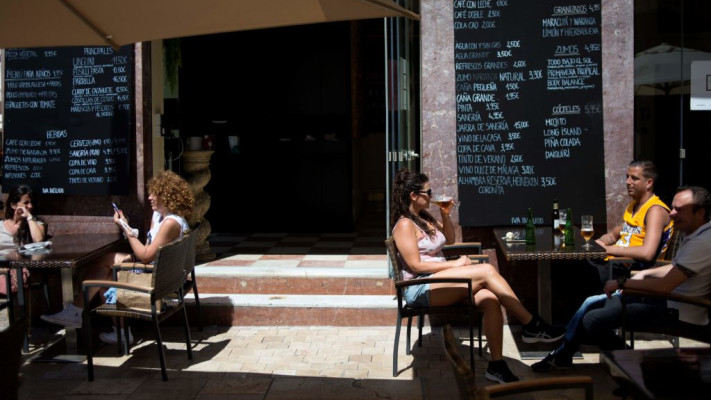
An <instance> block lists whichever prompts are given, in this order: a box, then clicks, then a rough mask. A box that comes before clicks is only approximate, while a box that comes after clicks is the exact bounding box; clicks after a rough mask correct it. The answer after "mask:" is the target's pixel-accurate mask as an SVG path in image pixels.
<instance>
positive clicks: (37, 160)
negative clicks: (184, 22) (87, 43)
mask: <svg viewBox="0 0 711 400" xmlns="http://www.w3.org/2000/svg"><path fill="white" fill-rule="evenodd" d="M133 70H134V68H133V46H125V47H122V48H120V49H119V50H118V51H116V50H114V49H113V48H111V47H58V48H32V49H7V50H6V51H5V102H4V120H5V129H4V143H3V181H2V184H3V188H4V189H5V188H7V189H6V190H8V189H9V188H11V187H14V186H16V185H19V184H27V185H30V186H31V187H32V188H33V189H34V190H35V191H37V192H38V193H42V194H65V195H102V194H127V193H128V180H129V165H130V164H129V161H130V154H131V152H130V147H131V141H130V140H129V138H130V137H132V135H131V132H132V130H133V125H134V123H133V121H134V117H133Z"/></svg>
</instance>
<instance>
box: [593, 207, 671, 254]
mask: <svg viewBox="0 0 711 400" xmlns="http://www.w3.org/2000/svg"><path fill="white" fill-rule="evenodd" d="M644 218H645V225H646V230H647V232H646V233H645V235H644V242H643V243H642V245H641V246H630V247H618V246H603V247H604V248H605V251H606V252H607V254H608V255H611V256H617V257H630V258H634V259H635V260H640V261H652V260H654V258H655V257H656V255H657V248H659V242H660V241H661V240H662V233H663V232H664V227H665V226H666V225H667V224H668V223H669V212H668V211H667V210H666V209H665V208H664V207H662V206H653V207H652V208H650V209H649V210H648V211H647V215H645V217H644Z"/></svg>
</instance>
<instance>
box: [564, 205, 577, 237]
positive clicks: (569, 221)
mask: <svg viewBox="0 0 711 400" xmlns="http://www.w3.org/2000/svg"><path fill="white" fill-rule="evenodd" d="M565 245H566V246H574V245H575V229H574V228H573V212H572V211H570V208H569V209H568V217H567V218H566V220H565Z"/></svg>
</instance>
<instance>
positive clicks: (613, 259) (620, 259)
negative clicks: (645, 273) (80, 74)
mask: <svg viewBox="0 0 711 400" xmlns="http://www.w3.org/2000/svg"><path fill="white" fill-rule="evenodd" d="M636 262H637V260H635V259H634V258H631V257H616V256H610V258H608V260H607V263H608V264H634V263H636ZM654 264H655V265H656V266H661V265H667V264H671V260H665V259H663V258H657V259H656V260H654Z"/></svg>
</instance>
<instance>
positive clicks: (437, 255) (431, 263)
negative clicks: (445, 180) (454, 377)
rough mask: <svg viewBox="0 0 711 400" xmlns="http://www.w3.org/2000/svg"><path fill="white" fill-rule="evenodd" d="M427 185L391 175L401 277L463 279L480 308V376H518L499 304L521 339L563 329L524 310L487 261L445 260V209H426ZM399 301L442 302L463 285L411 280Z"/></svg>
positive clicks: (448, 236)
mask: <svg viewBox="0 0 711 400" xmlns="http://www.w3.org/2000/svg"><path fill="white" fill-rule="evenodd" d="M431 197H432V189H431V187H430V182H429V179H428V178H427V175H425V174H422V173H417V172H411V171H408V170H400V171H398V173H397V175H396V176H395V182H394V185H393V195H392V204H391V213H390V214H391V218H392V221H391V222H392V226H393V232H392V235H393V239H395V244H396V245H397V249H398V253H399V255H398V256H399V257H400V260H401V261H402V262H403V265H404V268H403V271H402V275H403V276H402V277H401V279H403V280H411V279H418V278H424V277H430V276H431V277H433V278H468V279H471V281H472V288H473V289H474V296H473V297H474V299H473V301H474V304H475V305H476V306H477V307H478V308H479V309H480V310H481V311H482V312H483V313H484V320H483V325H484V332H485V333H486V340H487V341H488V343H489V350H490V352H491V361H489V366H488V368H487V370H486V375H485V376H486V379H489V380H491V381H495V382H499V383H503V382H514V381H518V378H517V377H516V376H515V375H514V374H513V373H512V372H511V370H510V369H509V368H508V366H507V365H506V362H505V361H504V359H503V344H504V342H503V326H504V318H503V314H502V312H501V307H502V306H503V307H504V308H506V310H507V311H508V312H509V313H510V314H511V315H513V316H515V317H516V319H518V320H519V321H521V322H523V324H524V326H523V341H524V342H526V343H535V342H554V341H557V340H558V339H560V338H562V337H563V335H564V334H565V330H563V329H561V328H556V327H553V326H551V325H549V324H548V323H546V322H545V321H543V320H542V319H541V318H540V317H538V316H535V315H533V314H531V313H530V312H528V311H527V310H526V308H525V307H524V306H523V304H521V302H520V301H519V299H518V297H516V294H515V293H514V292H513V290H512V289H511V286H509V284H508V282H506V279H504V277H502V276H501V275H500V274H499V272H498V271H497V270H496V268H495V267H494V266H492V265H490V264H472V262H471V260H470V259H469V258H468V257H466V256H461V257H459V258H458V259H456V260H450V261H447V260H446V259H445V258H444V255H443V254H442V248H443V247H444V245H445V244H451V243H454V225H453V224H452V219H451V218H450V216H449V212H450V210H451V208H444V207H442V208H440V213H441V216H442V222H440V221H438V220H437V219H435V217H434V216H432V214H430V213H429V212H427V209H428V208H429V207H430V199H431ZM404 294H405V301H406V302H407V303H408V305H410V306H411V307H428V306H430V305H432V306H447V305H451V304H456V303H460V302H462V301H464V300H465V299H466V296H467V295H468V291H467V286H466V285H464V284H455V283H432V284H422V285H412V286H408V287H407V288H406V289H405V293H404Z"/></svg>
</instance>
